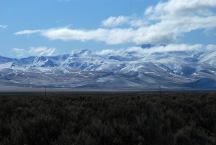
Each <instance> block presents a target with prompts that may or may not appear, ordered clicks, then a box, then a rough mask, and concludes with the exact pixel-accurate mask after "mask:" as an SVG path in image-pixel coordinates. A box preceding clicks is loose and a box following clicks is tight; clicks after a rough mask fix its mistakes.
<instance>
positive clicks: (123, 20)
mask: <svg viewBox="0 0 216 145" xmlns="http://www.w3.org/2000/svg"><path fill="white" fill-rule="evenodd" d="M102 25H103V26H104V27H117V26H121V25H129V26H131V27H141V26H145V25H146V24H145V23H144V21H143V20H142V19H139V18H135V17H126V16H118V17H113V16H112V17H109V18H107V19H105V20H103V21H102Z"/></svg>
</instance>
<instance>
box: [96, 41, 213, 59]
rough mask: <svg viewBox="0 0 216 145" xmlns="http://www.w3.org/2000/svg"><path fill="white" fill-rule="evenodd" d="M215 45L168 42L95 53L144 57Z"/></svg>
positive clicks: (207, 47) (211, 47) (209, 47)
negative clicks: (152, 45) (167, 43)
mask: <svg viewBox="0 0 216 145" xmlns="http://www.w3.org/2000/svg"><path fill="white" fill-rule="evenodd" d="M215 47H216V45H207V46H204V45H201V44H195V45H188V44H169V45H164V46H161V45H156V46H154V47H151V48H148V49H143V48H141V47H129V48H127V49H119V50H114V49H105V50H101V51H99V52H97V53H96V54H97V55H101V56H109V55H121V56H125V55H126V54H128V53H135V54H137V55H138V56H140V57H144V56H146V55H148V54H152V53H162V52H163V53H164V52H177V51H178V52H179V51H184V52H185V51H195V50H200V49H203V48H206V49H213V48H215Z"/></svg>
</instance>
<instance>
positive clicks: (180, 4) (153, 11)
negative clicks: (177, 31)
mask: <svg viewBox="0 0 216 145" xmlns="http://www.w3.org/2000/svg"><path fill="white" fill-rule="evenodd" d="M215 7H216V1H215V0H190V1H189V0H169V1H166V2H160V3H158V4H157V5H156V6H150V7H149V8H148V9H147V10H146V11H145V13H146V15H148V16H150V17H152V18H154V19H162V18H167V17H170V16H185V15H187V16H188V15H190V16H193V15H206V14H207V15H209V14H211V13H209V11H208V10H209V9H210V8H215ZM200 12H205V13H200ZM176 19H178V18H177V17H176Z"/></svg>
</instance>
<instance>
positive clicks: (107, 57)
mask: <svg viewBox="0 0 216 145" xmlns="http://www.w3.org/2000/svg"><path fill="white" fill-rule="evenodd" d="M147 46H149V45H147ZM152 47H154V46H152ZM151 49H152V48H148V49H146V48H137V49H134V50H133V49H126V50H103V51H100V52H91V51H90V50H80V51H75V52H73V53H72V54H64V55H56V56H31V57H27V58H19V59H18V58H7V57H1V56H0V84H1V85H3V86H4V85H5V86H8V85H9V86H27V87H44V86H46V87H54V88H55V87H60V88H64V87H65V88H66V87H67V88H89V89H91V88H104V89H114V90H115V89H132V90H133V89H138V90H139V89H140V90H142V89H158V88H159V86H160V87H162V88H166V89H175V88H178V89H215V87H216V59H215V58H216V50H214V49H211V50H188V51H167V52H161V51H159V52H158V51H153V52H151V51H152V50H151ZM208 82H209V83H208Z"/></svg>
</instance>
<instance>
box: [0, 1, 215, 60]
mask: <svg viewBox="0 0 216 145" xmlns="http://www.w3.org/2000/svg"><path fill="white" fill-rule="evenodd" d="M182 1H183V2H182ZM182 1H180V0H171V1H162V2H161V3H159V1H158V0H1V1H0V44H1V45H0V55H3V56H9V57H25V56H30V55H35V54H37V53H39V54H44V55H46V54H52V55H58V54H65V53H70V52H71V51H73V50H77V49H90V50H92V51H96V50H103V49H119V48H127V47H132V46H139V45H141V44H143V43H155V44H162V43H181V44H182V43H184V44H188V45H193V44H203V45H209V44H216V41H215V40H216V19H215V16H216V13H215V8H216V4H215V0H206V1H205V3H203V2H202V1H201V0H192V2H191V5H190V3H189V4H188V3H187V2H186V1H185V0H182ZM184 1H185V3H184ZM193 2H194V3H193ZM170 5H171V6H170ZM172 5H175V6H173V7H174V8H173V7H172ZM190 6H191V7H190ZM194 6H196V7H194ZM175 8H176V9H175ZM185 10H186V12H185ZM183 12H184V13H183ZM194 12H195V13H194ZM173 13H174V14H173ZM192 13H194V14H193V15H192ZM184 19H185V20H184ZM177 20H178V21H177ZM179 20H182V21H179ZM192 20H193V21H192ZM188 21H189V22H188ZM184 22H185V23H186V24H184ZM173 23H175V24H173ZM182 25H185V26H182ZM170 29H172V31H171V30H170ZM120 37H121V38H120ZM46 49H47V51H45V50H46ZM43 51H45V52H44V53H43ZM26 52H27V53H26Z"/></svg>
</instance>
